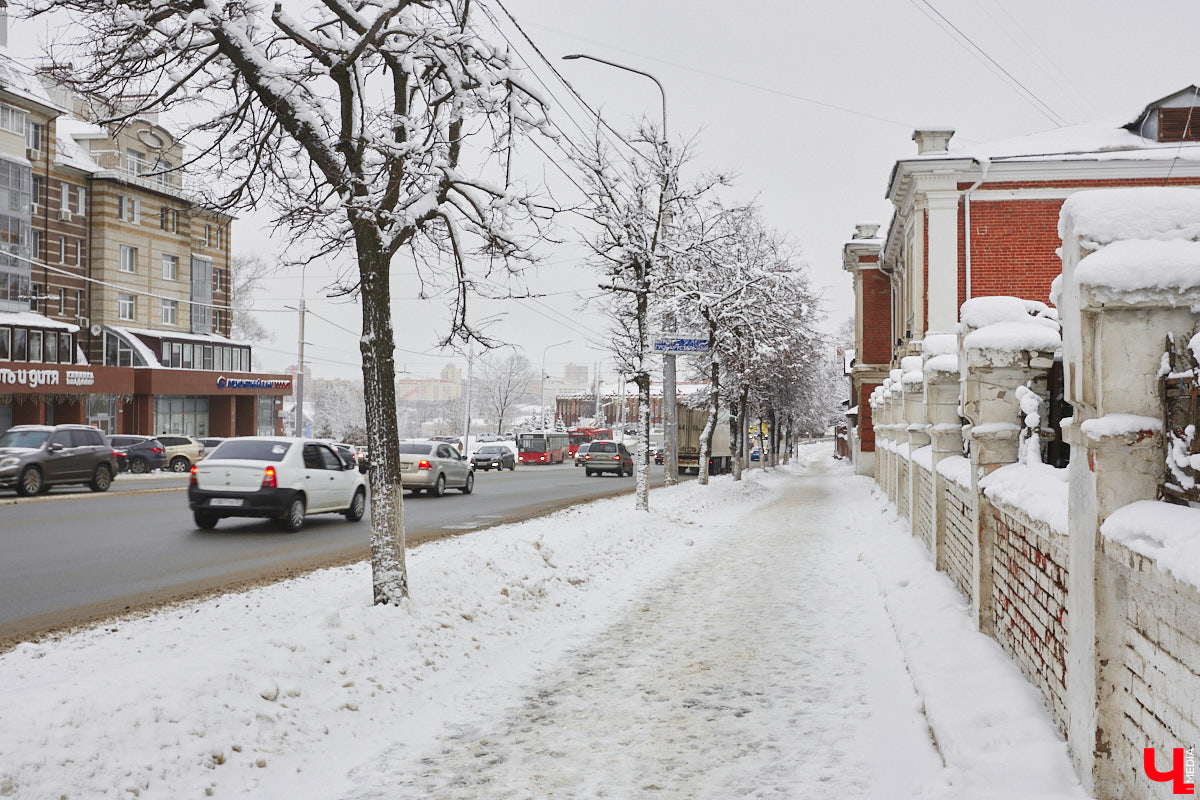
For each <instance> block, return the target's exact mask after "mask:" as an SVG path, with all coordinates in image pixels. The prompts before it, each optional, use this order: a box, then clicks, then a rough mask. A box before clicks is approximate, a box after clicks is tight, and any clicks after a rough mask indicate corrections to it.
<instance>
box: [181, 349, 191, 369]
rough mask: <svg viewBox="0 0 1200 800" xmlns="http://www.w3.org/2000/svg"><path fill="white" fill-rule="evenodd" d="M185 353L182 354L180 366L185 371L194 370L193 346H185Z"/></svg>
mask: <svg viewBox="0 0 1200 800" xmlns="http://www.w3.org/2000/svg"><path fill="white" fill-rule="evenodd" d="M182 349H183V352H182V353H181V354H180V361H179V365H180V366H181V367H183V368H184V369H191V368H192V346H191V345H190V344H185V345H183V348H182Z"/></svg>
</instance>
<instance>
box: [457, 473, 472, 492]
mask: <svg viewBox="0 0 1200 800" xmlns="http://www.w3.org/2000/svg"><path fill="white" fill-rule="evenodd" d="M474 490H475V473H474V472H468V473H467V483H466V485H465V486H463V487H462V488H461V489H459V491H460V492H462V493H463V494H470V493H471V492H473V491H474Z"/></svg>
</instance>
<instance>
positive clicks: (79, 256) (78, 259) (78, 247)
mask: <svg viewBox="0 0 1200 800" xmlns="http://www.w3.org/2000/svg"><path fill="white" fill-rule="evenodd" d="M75 266H77V267H82V266H83V239H76V240H75Z"/></svg>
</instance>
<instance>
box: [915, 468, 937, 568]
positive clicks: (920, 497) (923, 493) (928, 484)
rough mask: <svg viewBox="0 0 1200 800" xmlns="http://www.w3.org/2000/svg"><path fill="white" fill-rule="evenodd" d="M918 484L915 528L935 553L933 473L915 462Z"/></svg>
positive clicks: (929, 548)
mask: <svg viewBox="0 0 1200 800" xmlns="http://www.w3.org/2000/svg"><path fill="white" fill-rule="evenodd" d="M912 468H913V469H914V470H916V472H915V473H914V474H915V475H916V484H917V497H916V500H917V509H916V513H917V519H916V525H915V530H916V533H917V535H918V536H920V537H921V541H923V542H924V543H925V548H926V549H927V550H928V551H929V552H930V553H933V473H931V472H930V471H929V470H927V469H925V468H924V467H922V466H920V465H918V464H916V463H914V464H913V467H912Z"/></svg>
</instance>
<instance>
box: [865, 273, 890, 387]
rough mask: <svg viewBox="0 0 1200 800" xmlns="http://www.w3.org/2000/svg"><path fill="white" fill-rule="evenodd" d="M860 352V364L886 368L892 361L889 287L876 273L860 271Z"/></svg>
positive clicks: (883, 276)
mask: <svg viewBox="0 0 1200 800" xmlns="http://www.w3.org/2000/svg"><path fill="white" fill-rule="evenodd" d="M862 293H863V298H862V303H863V320H862V327H863V351H862V353H861V354H859V355H858V362H859V363H860V364H887V363H889V362H890V361H891V360H892V285H891V281H889V280H888V276H887V275H886V274H885V273H884V272H882V271H880V270H877V269H864V270H863V271H862Z"/></svg>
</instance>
